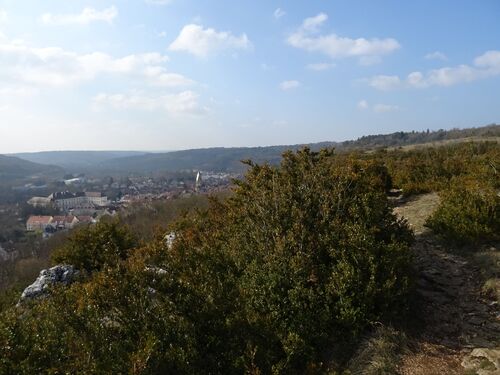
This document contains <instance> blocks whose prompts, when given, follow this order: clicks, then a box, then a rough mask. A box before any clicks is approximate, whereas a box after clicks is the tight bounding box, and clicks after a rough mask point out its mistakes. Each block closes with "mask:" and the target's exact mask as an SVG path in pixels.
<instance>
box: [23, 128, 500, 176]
mask: <svg viewBox="0 0 500 375" xmlns="http://www.w3.org/2000/svg"><path fill="white" fill-rule="evenodd" d="M499 137H500V125H496V124H493V125H488V126H483V127H479V128H468V129H451V130H437V131H423V132H415V131H413V132H396V133H391V134H378V135H369V136H364V137H361V138H358V139H356V140H352V141H345V142H321V143H312V144H298V145H283V146H268V147H233V148H224V147H215V148H206V149H194V150H183V151H173V152H165V153H145V152H136V151H58V152H38V153H23V154H15V156H18V157H20V158H23V159H26V160H29V161H33V162H37V163H43V164H54V165H58V166H60V167H63V168H65V169H67V170H74V171H76V170H79V171H88V172H91V173H92V172H94V173H96V172H102V173H109V174H113V173H120V174H126V173H144V172H145V173H154V172H162V171H172V172H173V171H179V170H183V169H190V170H191V169H201V170H211V171H227V172H242V171H244V170H245V166H244V165H242V164H241V160H245V159H251V160H253V161H254V162H257V163H262V162H269V163H271V164H275V163H278V162H279V161H280V160H281V154H282V153H283V152H284V151H286V150H297V149H299V148H301V147H304V146H308V147H310V148H311V149H313V150H319V149H321V148H324V147H335V148H336V149H337V150H339V151H348V150H354V149H356V150H371V149H377V148H385V147H388V148H394V147H405V148H406V147H409V146H412V145H435V144H438V143H445V142H451V141H453V142H456V141H460V140H483V139H499Z"/></svg>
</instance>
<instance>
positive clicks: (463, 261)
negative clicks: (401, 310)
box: [396, 194, 500, 375]
mask: <svg viewBox="0 0 500 375" xmlns="http://www.w3.org/2000/svg"><path fill="white" fill-rule="evenodd" d="M437 204H438V197H437V195H435V194H428V195H423V196H420V197H418V198H416V199H415V200H412V201H409V202H407V203H403V204H402V205H400V206H399V207H397V208H396V212H397V213H398V215H401V216H403V217H405V218H407V219H408V221H409V223H410V224H411V226H412V227H413V229H414V230H415V233H416V236H417V240H416V243H415V245H414V246H413V250H414V253H415V266H416V271H417V281H416V284H417V285H416V292H417V303H416V310H417V313H418V321H419V328H418V329H417V330H416V332H415V333H414V335H413V338H412V343H411V349H410V351H409V352H408V353H406V354H404V355H403V357H402V361H401V364H400V367H399V372H400V374H404V375H406V374H408V375H410V374H411V375H417V374H422V375H424V374H425V375H432V374H470V375H472V374H477V375H493V374H495V375H497V374H498V375H500V319H499V306H498V304H497V303H496V302H494V301H490V300H487V299H486V298H484V297H483V296H482V295H481V286H482V283H481V278H480V277H479V270H478V269H477V268H476V267H474V266H473V265H472V264H471V262H470V261H469V260H468V259H467V258H466V257H465V256H461V255H458V254H456V253H453V252H450V251H449V249H445V248H443V247H442V246H441V245H440V244H439V242H438V241H437V239H436V238H435V237H434V236H433V234H432V233H430V231H428V230H426V229H425V228H424V226H423V223H424V222H425V219H426V218H427V217H428V215H430V213H431V212H432V210H433V209H434V208H435V207H436V205H437ZM471 354H472V355H471Z"/></svg>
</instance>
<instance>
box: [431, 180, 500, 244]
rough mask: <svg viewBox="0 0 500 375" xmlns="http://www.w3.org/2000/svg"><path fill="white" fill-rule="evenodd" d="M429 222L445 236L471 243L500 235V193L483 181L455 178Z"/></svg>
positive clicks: (452, 240)
mask: <svg viewBox="0 0 500 375" xmlns="http://www.w3.org/2000/svg"><path fill="white" fill-rule="evenodd" d="M426 225H427V226H428V227H429V228H431V229H432V230H433V231H434V232H435V233H437V234H438V235H440V236H442V237H443V238H444V239H446V240H448V241H451V242H453V243H456V244H471V243H478V242H483V241H488V240H494V239H498V238H499V236H500V196H499V195H498V193H497V191H496V189H495V188H493V187H491V186H488V184H486V183H484V182H483V181H481V182H479V181H466V180H464V179H458V180H454V181H453V183H452V186H451V187H450V188H449V189H448V190H444V191H442V192H441V203H440V205H439V207H438V208H437V210H436V211H435V212H434V213H433V214H432V216H431V217H430V218H429V219H428V220H427V223H426Z"/></svg>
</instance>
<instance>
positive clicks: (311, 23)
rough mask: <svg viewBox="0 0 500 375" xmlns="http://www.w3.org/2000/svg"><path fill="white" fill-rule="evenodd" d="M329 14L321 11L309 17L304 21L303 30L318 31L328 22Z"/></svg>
mask: <svg viewBox="0 0 500 375" xmlns="http://www.w3.org/2000/svg"><path fill="white" fill-rule="evenodd" d="M327 19H328V15H326V14H325V13H319V14H318V15H316V16H314V17H309V18H306V19H305V20H304V22H302V31H308V32H313V33H314V32H317V31H318V29H319V27H320V26H321V25H322V24H324V23H325V22H326V20H327Z"/></svg>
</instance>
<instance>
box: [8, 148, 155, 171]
mask: <svg viewBox="0 0 500 375" xmlns="http://www.w3.org/2000/svg"><path fill="white" fill-rule="evenodd" d="M144 154H145V152H140V151H44V152H26V153H18V154H12V156H15V157H18V158H21V159H24V160H28V161H31V162H34V163H40V164H50V165H57V166H60V167H63V168H65V169H86V168H94V167H95V166H96V165H97V164H99V163H102V162H104V161H106V160H109V159H114V158H121V157H129V156H138V155H144Z"/></svg>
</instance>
